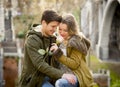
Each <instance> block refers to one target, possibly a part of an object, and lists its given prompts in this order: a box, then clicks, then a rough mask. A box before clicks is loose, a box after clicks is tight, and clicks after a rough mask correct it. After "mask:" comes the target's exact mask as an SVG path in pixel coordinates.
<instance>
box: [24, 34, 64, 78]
mask: <svg viewBox="0 0 120 87" xmlns="http://www.w3.org/2000/svg"><path fill="white" fill-rule="evenodd" d="M41 44H42V42H41ZM26 49H27V52H28V55H29V57H30V60H31V62H32V64H33V65H34V67H35V68H36V69H37V70H39V71H40V72H42V73H44V74H46V75H48V76H49V77H52V78H55V79H58V78H60V77H61V76H62V75H63V72H62V71H60V70H59V69H56V68H54V67H52V66H50V65H49V64H48V63H46V62H45V61H44V56H43V55H40V54H39V53H38V49H40V39H38V37H37V36H36V37H33V36H29V37H28V40H27V43H26Z"/></svg>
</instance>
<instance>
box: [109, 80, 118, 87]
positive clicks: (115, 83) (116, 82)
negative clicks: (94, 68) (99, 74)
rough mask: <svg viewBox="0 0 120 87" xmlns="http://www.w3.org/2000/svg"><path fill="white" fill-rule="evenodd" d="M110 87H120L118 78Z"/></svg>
mask: <svg viewBox="0 0 120 87" xmlns="http://www.w3.org/2000/svg"><path fill="white" fill-rule="evenodd" d="M111 87H120V80H116V81H114V82H113V84H112V86H111Z"/></svg>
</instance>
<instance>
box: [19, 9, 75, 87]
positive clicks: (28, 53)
mask: <svg viewBox="0 0 120 87" xmlns="http://www.w3.org/2000/svg"><path fill="white" fill-rule="evenodd" d="M61 20H62V18H61V16H59V15H58V14H57V13H56V12H55V11H52V10H46V11H44V13H43V14H42V18H41V26H40V27H39V26H38V25H34V26H33V27H35V28H38V29H37V30H35V29H32V30H30V31H29V32H28V33H27V37H26V41H25V46H24V47H25V49H24V62H23V69H22V74H21V79H20V82H19V87H53V86H52V85H51V84H50V83H49V80H48V79H49V78H51V79H59V78H61V77H64V76H67V77H68V76H69V74H64V72H62V71H61V70H59V69H57V68H55V67H57V64H56V61H55V60H53V58H52V55H51V52H50V51H49V50H50V47H51V45H52V43H55V42H56V38H55V37H54V36H53V33H54V32H55V30H56V28H57V26H58V25H59V23H60V22H61ZM71 77H72V76H71ZM72 78H73V77H72ZM72 78H71V79H72Z"/></svg>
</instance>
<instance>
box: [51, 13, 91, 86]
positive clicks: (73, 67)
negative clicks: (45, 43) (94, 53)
mask: <svg viewBox="0 0 120 87" xmlns="http://www.w3.org/2000/svg"><path fill="white" fill-rule="evenodd" d="M59 34H60V35H61V36H62V37H63V39H64V40H63V42H62V43H61V44H60V47H57V45H56V44H53V46H52V47H51V49H50V50H52V51H54V57H55V58H56V59H57V60H58V61H59V62H61V66H60V67H61V68H62V70H65V72H66V73H67V72H68V73H72V74H73V75H74V76H75V78H74V79H69V76H66V77H62V78H61V79H58V80H57V81H56V84H55V86H56V87H92V86H93V79H92V75H91V73H90V71H89V68H88V66H87V64H86V55H87V51H88V50H89V48H90V42H89V41H88V40H87V39H86V38H85V37H84V36H83V35H80V34H79V33H78V28H77V24H76V21H75V18H74V16H73V15H70V14H68V15H66V16H64V17H63V19H62V22H61V23H60V25H59Z"/></svg>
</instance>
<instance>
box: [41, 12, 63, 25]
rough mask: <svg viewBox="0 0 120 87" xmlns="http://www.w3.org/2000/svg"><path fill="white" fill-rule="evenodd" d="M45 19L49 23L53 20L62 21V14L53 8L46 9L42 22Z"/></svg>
mask: <svg viewBox="0 0 120 87" xmlns="http://www.w3.org/2000/svg"><path fill="white" fill-rule="evenodd" d="M43 20H45V22H46V23H47V24H48V23H50V22H52V21H57V22H61V20H62V16H60V15H58V14H57V12H55V11H53V10H45V11H44V12H43V14H42V17H41V22H42V21H43Z"/></svg>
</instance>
